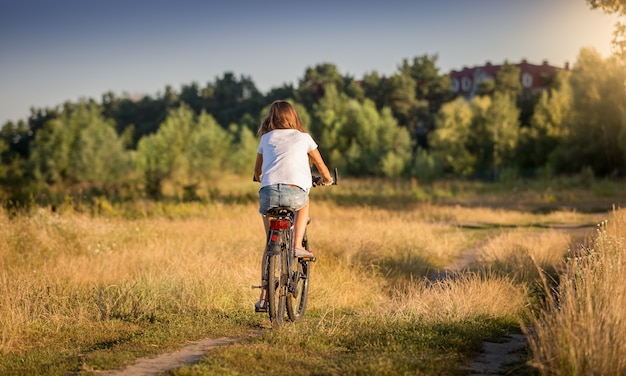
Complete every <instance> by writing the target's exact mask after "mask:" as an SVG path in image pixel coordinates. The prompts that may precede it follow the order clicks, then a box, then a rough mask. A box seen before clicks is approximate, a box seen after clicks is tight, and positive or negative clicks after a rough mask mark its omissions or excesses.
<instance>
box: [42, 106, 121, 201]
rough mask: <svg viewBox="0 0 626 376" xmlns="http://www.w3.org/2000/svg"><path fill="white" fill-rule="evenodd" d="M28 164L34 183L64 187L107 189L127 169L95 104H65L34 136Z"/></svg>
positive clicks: (111, 126) (118, 140)
mask: <svg viewBox="0 0 626 376" xmlns="http://www.w3.org/2000/svg"><path fill="white" fill-rule="evenodd" d="M30 165H31V167H32V170H33V173H34V176H35V178H36V180H37V181H39V182H42V183H47V184H56V185H61V186H67V185H70V184H75V183H87V184H88V186H90V187H93V186H94V185H96V186H99V187H100V188H105V189H106V188H107V186H110V185H111V184H115V183H116V182H118V181H119V180H120V178H121V176H122V174H123V173H124V172H126V171H127V167H128V156H127V154H126V151H125V148H124V142H123V140H122V139H121V138H120V137H119V136H118V135H117V133H116V132H115V125H114V123H113V122H111V121H106V120H105V119H104V118H103V116H102V115H101V108H100V107H99V106H98V105H96V104H95V103H93V102H91V103H85V102H81V103H79V104H77V105H76V106H70V105H66V106H65V109H64V110H63V112H62V113H61V115H60V116H59V117H58V118H57V119H53V120H50V121H48V122H47V123H46V124H45V125H44V126H43V128H42V129H41V130H40V131H39V132H38V133H37V136H36V138H35V141H34V145H33V151H32V153H31V156H30Z"/></svg>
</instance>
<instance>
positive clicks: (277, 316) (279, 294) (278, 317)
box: [267, 254, 285, 326]
mask: <svg viewBox="0 0 626 376" xmlns="http://www.w3.org/2000/svg"><path fill="white" fill-rule="evenodd" d="M281 258H282V257H281V254H276V255H270V256H269V261H268V263H267V264H268V279H267V281H268V288H267V299H268V303H269V304H268V305H269V307H268V308H269V309H268V313H269V316H270V321H271V322H272V326H279V325H281V324H282V323H283V321H284V317H285V294H284V292H283V291H284V287H283V286H284V284H283V283H282V282H281V274H282V273H281V270H282V267H281V262H282V260H281Z"/></svg>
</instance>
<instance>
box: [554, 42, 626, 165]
mask: <svg viewBox="0 0 626 376" xmlns="http://www.w3.org/2000/svg"><path fill="white" fill-rule="evenodd" d="M625 81H626V70H624V67H623V65H622V64H621V62H620V61H619V59H618V58H617V57H615V56H613V57H609V58H607V59H605V60H603V59H602V57H601V56H600V54H599V53H598V52H597V51H595V50H593V49H582V50H581V51H580V54H579V56H578V60H577V62H576V65H575V66H574V68H573V69H572V74H571V77H570V84H571V87H572V108H571V118H570V120H569V122H568V127H569V129H568V135H567V138H566V139H565V140H564V143H563V145H562V147H561V148H560V150H559V155H558V159H556V160H555V162H557V163H558V164H557V166H558V168H559V169H561V171H565V172H578V171H580V170H581V169H582V168H583V167H590V168H592V169H593V171H594V172H595V173H596V174H599V175H607V174H611V173H613V172H618V171H622V172H623V171H626V91H625V90H624V82H625Z"/></svg>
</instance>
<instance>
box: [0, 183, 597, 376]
mask: <svg viewBox="0 0 626 376" xmlns="http://www.w3.org/2000/svg"><path fill="white" fill-rule="evenodd" d="M335 188H336V192H337V194H338V195H340V196H341V195H346V197H347V196H349V195H350V194H351V192H353V189H355V187H354V186H352V187H351V186H350V184H347V185H344V186H337V187H333V189H335ZM357 188H358V187H357ZM342 189H344V190H342ZM384 189H386V190H387V191H389V192H388V193H389V195H390V196H391V197H396V198H400V203H402V202H404V201H402V200H404V199H407V200H408V202H405V204H404V205H400V204H399V203H396V204H393V205H390V206H389V207H386V203H387V201H386V200H383V201H379V199H377V198H376V197H375V192H370V193H371V197H370V196H368V197H369V198H368V200H369V203H368V204H366V205H360V204H357V203H356V202H353V201H349V200H348V202H344V201H342V200H339V201H338V202H337V201H335V200H330V199H329V200H321V199H317V198H316V197H315V196H316V195H318V192H321V194H320V195H319V197H320V198H321V197H322V196H324V195H330V193H328V192H330V189H329V190H327V191H323V190H320V191H315V192H314V193H313V194H312V200H313V203H312V207H311V216H312V223H311V225H310V227H309V232H310V241H311V247H312V250H313V251H314V252H315V253H316V255H317V257H318V261H317V262H316V263H315V265H314V268H313V274H312V281H311V290H310V296H309V299H310V300H309V306H308V308H309V310H308V311H307V315H306V317H305V322H304V323H299V324H298V328H300V329H299V330H301V331H303V332H310V334H311V335H310V337H307V339H306V340H305V339H303V338H302V337H298V338H294V336H290V335H289V331H290V330H293V329H289V327H287V328H286V329H285V330H284V331H275V332H272V333H271V334H267V336H265V337H263V338H262V340H261V341H262V342H263V341H269V342H270V343H273V344H275V343H281V344H283V345H284V352H283V353H282V354H283V356H284V357H285V358H287V357H290V356H291V354H290V352H293V351H294V348H299V349H300V351H302V352H303V353H307V354H311V353H312V352H316V353H319V354H322V355H321V356H328V357H326V358H323V359H320V358H317V360H318V361H319V362H320V363H323V362H322V360H323V361H324V362H328V361H329V359H334V360H333V361H332V362H330V363H328V365H327V366H326V367H328V368H323V370H324V372H326V373H333V372H335V373H336V372H339V371H347V372H349V373H367V370H375V369H377V368H376V367H378V366H380V367H383V366H384V367H383V368H379V369H381V370H382V369H387V370H389V371H388V373H394V371H396V372H397V371H398V370H404V372H414V371H415V370H433V372H435V370H441V369H442V368H441V366H440V365H439V364H438V363H441V362H438V361H437V359H443V358H445V359H448V358H449V359H454V360H453V363H454V364H455V365H457V366H458V364H460V362H462V360H463V357H464V356H465V355H464V354H463V353H462V352H463V351H468V350H472V349H476V348H475V347H476V346H477V342H476V341H477V339H480V338H481V336H482V337H484V336H487V337H488V336H492V335H493V334H494V333H498V327H500V328H501V327H502V324H501V322H500V321H499V320H504V322H508V323H510V322H517V321H519V320H522V319H524V317H526V314H527V313H526V312H527V301H525V299H524V297H525V296H526V294H527V291H526V290H527V287H526V285H525V284H524V283H523V282H522V281H520V280H519V279H516V278H513V277H512V276H511V275H508V274H507V273H503V272H501V273H495V272H493V273H484V272H481V273H473V274H468V275H460V276H457V278H454V279H449V280H445V281H438V282H431V281H427V280H426V279H425V277H426V275H427V274H428V272H429V271H430V270H432V269H438V268H443V267H445V266H446V265H448V264H449V263H451V262H453V261H454V260H455V259H456V258H457V257H458V255H459V254H460V253H461V252H463V251H464V250H465V249H468V248H476V247H478V248H483V247H484V252H485V254H486V255H490V256H489V257H486V258H485V260H484V263H485V265H486V268H487V267H492V269H495V268H493V265H496V264H498V262H500V261H501V260H509V259H510V257H509V256H507V254H512V253H515V250H517V249H518V246H519V244H522V243H524V244H525V246H526V247H527V248H528V253H529V254H532V255H534V256H533V257H535V258H536V259H539V260H543V259H546V260H545V263H546V264H552V263H554V262H555V261H554V259H553V258H551V257H558V256H556V255H557V254H561V253H560V252H562V251H563V247H564V243H565V242H566V241H565V240H564V239H563V238H561V237H559V236H558V235H556V234H555V233H552V234H547V235H538V236H537V239H536V241H535V240H532V239H531V238H526V237H525V235H509V237H505V236H502V237H501V238H498V237H496V238H494V239H493V240H491V241H487V242H484V241H483V238H482V237H481V236H476V231H481V230H472V231H467V230H465V229H464V228H463V226H459V224H462V223H469V222H472V221H476V220H477V219H480V220H481V221H483V222H490V223H492V224H493V225H494V228H497V227H498V226H500V225H502V224H511V225H515V224H520V225H524V226H528V225H532V224H535V223H542V221H543V222H545V221H547V222H550V221H556V220H561V221H565V222H570V223H579V222H581V221H585V218H584V216H580V215H578V214H576V213H572V212H562V213H560V214H559V213H554V214H549V215H539V214H534V215H527V214H524V213H519V212H516V211H504V210H495V209H486V208H474V209H471V208H461V207H455V206H438V205H435V204H433V203H429V202H427V201H428V200H424V201H425V202H422V201H421V200H422V199H421V198H420V199H415V197H416V195H421V194H422V193H423V192H422V191H421V188H420V187H419V186H415V185H411V186H410V187H409V189H408V190H405V191H403V189H405V188H403V187H402V186H394V185H391V186H389V187H387V188H384ZM357 190H358V189H357ZM368 192H369V191H368ZM420 192H422V193H420ZM368 194H369V193H368ZM394 195H395V196H394ZM438 195H439V196H440V197H444V196H446V193H439V194H438ZM244 196H245V197H247V196H246V195H244ZM245 197H244V199H242V200H239V199H237V198H236V197H234V196H233V198H232V199H228V200H222V201H221V202H220V201H219V200H216V201H215V202H211V203H184V204H176V205H173V204H165V203H141V202H137V203H131V204H129V205H127V206H121V205H117V204H116V205H111V204H109V203H107V202H106V201H102V202H101V203H100V205H99V206H98V208H97V210H93V211H90V210H84V208H82V210H79V211H76V210H72V208H71V207H58V208H56V209H57V210H56V211H54V212H53V211H51V210H48V209H45V208H41V209H33V210H31V212H28V213H7V212H0V229H1V231H0V293H1V294H2V295H1V297H0V373H3V374H20V373H22V374H23V373H25V372H26V373H32V374H38V373H49V374H70V373H72V374H74V373H81V372H87V373H89V371H90V370H94V369H107V368H115V367H119V366H120V365H121V363H123V362H124V361H128V360H131V359H132V358H134V357H137V356H141V355H144V354H150V353H156V352H160V351H163V350H165V349H167V348H172V347H176V346H179V345H180V344H182V343H184V342H185V341H187V340H192V339H197V338H201V337H207V336H218V335H237V334H241V333H244V332H246V331H248V330H251V329H257V328H258V327H259V326H261V325H264V323H267V316H266V315H258V314H257V315H255V314H254V313H253V308H252V305H253V303H254V302H255V301H256V299H257V298H258V290H253V289H251V288H250V286H251V285H257V284H259V282H260V270H259V269H260V258H261V252H262V248H263V244H262V243H263V241H264V234H263V226H262V223H261V220H260V215H259V214H258V212H257V206H256V204H255V203H252V202H251V201H249V200H248V199H246V198H245ZM411 197H413V199H411ZM420 197H421V196H420ZM555 218H558V219H555ZM485 245H486V247H485ZM552 251H554V255H551V254H550V252H552ZM498 260H500V261H498ZM508 262H509V261H502V264H503V265H507V263H508ZM522 267H523V268H524V269H526V268H527V267H528V268H533V269H534V265H529V264H528V263H524V265H523V266H522ZM522 267H519V268H518V271H520V270H519V269H521V268H522ZM503 270H506V268H503ZM507 325H508V324H507ZM316 328H317V329H316ZM294 341H296V342H295V343H294ZM386 345H389V348H385V347H384V346H386ZM241 346H244V347H245V346H248V345H241ZM250 346H253V347H254V346H258V348H259V353H256V355H254V356H257V357H264V356H266V355H265V352H264V351H263V345H262V344H261V345H258V344H257V345H250ZM335 346H338V347H335ZM361 346H363V349H361ZM412 346H419V347H412ZM234 348H236V347H234ZM337 348H342V349H349V350H348V351H342V352H341V353H340V354H339V353H337ZM367 349H369V350H367ZM398 349H400V350H402V349H404V350H406V351H407V352H406V354H409V355H411V354H412V355H411V356H408V355H407V356H405V357H404V358H402V359H397V362H395V361H393V362H389V359H392V358H394V357H395V356H396V355H394V354H396V353H397V351H396V352H394V351H395V350H398ZM248 350H249V348H248ZM313 350H314V351H313ZM220 351H222V350H220ZM223 351H229V350H223ZM243 352H244V353H245V351H243ZM246 354H249V353H246ZM376 354H378V355H376ZM429 354H430V355H432V357H433V359H434V361H433V360H429V358H430V356H429ZM231 355H232V354H231ZM225 356H226V355H225ZM247 356H248V355H243V354H240V355H237V356H235V357H233V358H229V359H232V360H233V361H232V365H231V366H230V367H231V368H232V369H233V370H240V372H241V373H244V370H249V369H247V368H246V367H251V368H252V369H254V367H255V366H254V364H248V365H246V364H244V365H241V363H242V361H243V363H245V359H247V358H246V357H247ZM415 357H417V358H419V361H417V363H415V362H416V359H417V358H415ZM347 359H349V361H348V362H346V360H347ZM222 360H223V359H222ZM266 360H267V359H266ZM312 362H313V360H312ZM437 362H438V363H437ZM315 364H316V365H317V363H315ZM341 364H345V365H341ZM311 366H312V363H307V362H306V361H303V362H302V363H301V365H300V367H301V368H300V369H301V370H302V372H301V373H304V374H305V373H306V370H308V369H310V367H311ZM242 367H243V368H242ZM394 367H395V368H394ZM444 368H445V367H444ZM453 369H454V368H453V367H452V368H450V370H447V372H453ZM44 370H45V372H44ZM208 373H210V372H208Z"/></svg>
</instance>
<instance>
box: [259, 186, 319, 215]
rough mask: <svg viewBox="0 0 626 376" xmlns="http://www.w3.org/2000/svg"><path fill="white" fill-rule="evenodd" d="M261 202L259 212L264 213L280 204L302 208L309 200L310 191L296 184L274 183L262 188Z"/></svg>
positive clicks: (260, 193) (296, 208)
mask: <svg viewBox="0 0 626 376" xmlns="http://www.w3.org/2000/svg"><path fill="white" fill-rule="evenodd" d="M259 202H260V206H259V212H260V213H261V214H263V215H266V214H267V211H268V210H270V209H271V208H277V207H279V206H287V207H290V208H292V209H294V210H300V209H302V208H303V207H304V206H305V205H306V204H307V202H309V192H307V191H306V190H304V189H302V188H300V187H298V186H296V185H291V184H272V185H268V186H265V187H263V188H261V190H260V191H259Z"/></svg>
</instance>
